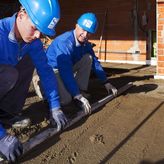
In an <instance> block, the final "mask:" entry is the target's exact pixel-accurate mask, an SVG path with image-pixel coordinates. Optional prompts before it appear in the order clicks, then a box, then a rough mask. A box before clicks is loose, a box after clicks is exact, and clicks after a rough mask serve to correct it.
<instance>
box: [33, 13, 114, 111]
mask: <svg viewBox="0 0 164 164" xmlns="http://www.w3.org/2000/svg"><path fill="white" fill-rule="evenodd" d="M97 26H98V21H97V18H96V15H95V14H94V13H84V14H83V15H81V16H80V18H79V19H78V20H77V24H76V27H75V29H74V30H72V31H68V32H65V33H63V34H62V35H60V36H58V37H56V38H55V40H54V41H53V42H52V43H51V45H50V46H49V47H48V50H47V52H46V55H47V58H48V64H49V65H50V66H51V67H53V69H54V72H55V74H56V75H57V79H58V87H59V95H60V101H61V103H62V104H63V105H66V104H68V103H69V102H70V101H71V100H72V98H73V99H74V100H75V102H76V103H77V104H78V105H79V106H80V107H81V108H82V109H83V110H84V111H85V113H86V114H89V113H91V106H90V103H89V101H88V99H87V98H86V96H84V94H83V93H85V92H86V91H87V87H88V82H89V76H90V72H91V69H92V70H93V72H94V73H95V74H96V75H97V77H98V78H99V79H100V80H101V82H102V84H103V85H104V86H105V88H106V89H107V91H108V93H109V92H110V91H112V93H113V95H114V96H116V95H117V89H116V88H115V87H114V86H113V85H112V84H110V83H109V81H108V79H107V77H106V74H105V72H104V70H103V68H102V66H101V64H100V63H99V61H98V60H97V57H96V56H95V53H94V51H93V49H92V46H91V44H90V43H89V42H88V39H89V36H90V35H91V34H94V33H95V32H96V29H97ZM35 88H36V87H35ZM85 95H86V94H85Z"/></svg>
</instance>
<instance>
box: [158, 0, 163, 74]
mask: <svg viewBox="0 0 164 164" xmlns="http://www.w3.org/2000/svg"><path fill="white" fill-rule="evenodd" d="M157 19H158V21H157V36H158V37H157V43H158V44H157V53H158V58H157V60H158V65H157V76H164V0H158V1H157Z"/></svg>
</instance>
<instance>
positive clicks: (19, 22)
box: [0, 0, 67, 162]
mask: <svg viewBox="0 0 164 164" xmlns="http://www.w3.org/2000/svg"><path fill="white" fill-rule="evenodd" d="M19 2H20V3H21V7H20V10H19V11H18V12H17V13H15V14H14V15H13V16H11V17H7V18H4V19H1V20H0V120H2V119H3V118H4V117H5V118H8V117H9V118H10V117H11V120H12V119H13V118H14V117H16V118H17V121H16V120H15V121H16V122H15V123H18V124H17V125H20V127H21V126H23V124H24V123H27V122H26V121H25V120H21V116H20V117H19V113H21V110H22V108H23V105H24V103H25V99H26V97H27V93H28V90H29V86H30V83H31V80H32V75H33V70H34V68H36V69H37V73H38V74H39V76H40V79H41V83H42V86H43V89H44V93H45V96H46V98H47V101H48V102H49V108H50V116H51V122H52V123H53V124H55V125H57V130H58V131H60V130H61V128H62V127H64V125H66V123H67V119H66V117H65V115H64V114H63V112H62V110H61V105H60V101H59V96H58V90H57V80H56V78H55V76H54V72H53V69H52V68H51V67H50V66H49V65H48V64H47V58H46V54H45V51H44V49H43V44H42V42H41V40H40V36H41V34H44V35H48V36H53V35H55V27H56V24H57V23H58V21H59V19H60V6H59V3H58V0H49V1H45V0H44V1H43V0H19ZM47 81H48V83H47ZM36 113H38V111H36ZM13 120H14V119H13ZM8 121H9V120H8ZM0 122H1V121H0ZM13 123H14V122H13ZM1 124H2V122H1ZM22 152H23V151H22V145H21V143H20V141H19V140H18V139H17V138H16V137H15V136H11V135H10V134H7V132H6V130H5V129H4V128H3V127H2V126H0V154H2V155H3V156H5V157H6V159H7V160H9V161H12V162H13V161H15V160H16V159H17V157H18V156H20V155H21V154H22Z"/></svg>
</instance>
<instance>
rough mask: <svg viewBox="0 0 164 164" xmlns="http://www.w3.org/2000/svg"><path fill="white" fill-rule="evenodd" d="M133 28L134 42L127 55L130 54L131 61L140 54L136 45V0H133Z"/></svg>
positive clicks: (137, 44)
mask: <svg viewBox="0 0 164 164" xmlns="http://www.w3.org/2000/svg"><path fill="white" fill-rule="evenodd" d="M133 2H134V3H133V4H134V5H133V28H134V42H133V46H132V47H131V48H130V49H129V50H128V53H131V54H132V56H133V60H138V56H139V54H140V49H139V43H138V14H137V9H138V0H133Z"/></svg>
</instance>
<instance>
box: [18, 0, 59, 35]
mask: <svg viewBox="0 0 164 164" xmlns="http://www.w3.org/2000/svg"><path fill="white" fill-rule="evenodd" d="M19 2H20V3H21V5H22V6H23V8H25V10H26V12H27V14H28V16H29V17H30V19H31V20H32V22H33V24H34V25H35V26H36V28H37V29H38V30H39V31H40V32H42V33H43V34H45V35H49V36H53V35H55V27H56V24H57V23H58V21H59V19H60V6H59V3H58V0H19Z"/></svg>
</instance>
